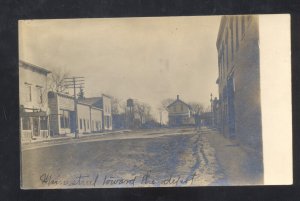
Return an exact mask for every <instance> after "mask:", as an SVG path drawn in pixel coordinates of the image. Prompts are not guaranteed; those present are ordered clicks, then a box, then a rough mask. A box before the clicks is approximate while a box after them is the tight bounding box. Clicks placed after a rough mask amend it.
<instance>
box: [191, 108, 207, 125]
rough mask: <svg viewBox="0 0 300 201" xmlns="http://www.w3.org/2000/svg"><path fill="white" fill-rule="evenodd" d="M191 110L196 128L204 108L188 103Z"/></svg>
mask: <svg viewBox="0 0 300 201" xmlns="http://www.w3.org/2000/svg"><path fill="white" fill-rule="evenodd" d="M189 105H190V107H191V108H192V110H193V116H194V119H195V126H196V127H197V128H198V127H199V126H200V115H201V113H203V112H204V106H203V104H201V103H197V102H191V103H189Z"/></svg>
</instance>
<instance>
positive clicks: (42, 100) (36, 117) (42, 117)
mask: <svg viewBox="0 0 300 201" xmlns="http://www.w3.org/2000/svg"><path fill="white" fill-rule="evenodd" d="M49 73H51V72H50V71H48V70H46V69H44V68H42V67H39V66H36V65H33V64H30V63H27V62H24V61H19V89H20V92H19V93H20V94H19V95H20V125H21V140H22V142H24V141H29V142H30V141H32V140H36V139H42V138H48V137H49V132H48V125H49V122H48V121H49V119H48V114H49V109H48V103H47V75H48V74H49Z"/></svg>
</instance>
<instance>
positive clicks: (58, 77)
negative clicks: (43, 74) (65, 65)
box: [48, 68, 69, 92]
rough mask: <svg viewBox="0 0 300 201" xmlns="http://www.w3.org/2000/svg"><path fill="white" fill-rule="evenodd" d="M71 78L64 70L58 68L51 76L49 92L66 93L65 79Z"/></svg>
mask: <svg viewBox="0 0 300 201" xmlns="http://www.w3.org/2000/svg"><path fill="white" fill-rule="evenodd" d="M68 76H69V72H68V71H65V70H64V69H62V68H56V69H54V70H52V73H51V75H50V76H49V79H48V83H49V90H50V91H54V92H63V91H65V89H66V88H65V87H64V79H65V78H67V77H68Z"/></svg>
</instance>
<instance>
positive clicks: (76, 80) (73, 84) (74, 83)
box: [64, 77, 84, 138]
mask: <svg viewBox="0 0 300 201" xmlns="http://www.w3.org/2000/svg"><path fill="white" fill-rule="evenodd" d="M64 87H65V88H66V89H73V93H74V110H75V112H74V113H75V114H74V115H75V138H79V135H78V133H79V132H78V115H77V102H78V100H77V95H76V89H83V88H84V77H67V78H65V79H64Z"/></svg>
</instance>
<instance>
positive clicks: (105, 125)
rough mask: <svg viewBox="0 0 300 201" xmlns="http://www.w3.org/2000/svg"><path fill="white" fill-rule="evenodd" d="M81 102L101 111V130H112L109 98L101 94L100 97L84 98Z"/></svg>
mask: <svg viewBox="0 0 300 201" xmlns="http://www.w3.org/2000/svg"><path fill="white" fill-rule="evenodd" d="M82 101H83V102H84V103H85V104H88V105H91V106H93V107H95V108H100V109H101V110H102V119H101V129H103V130H112V111H111V97H110V96H108V95H105V94H102V96H101V97H91V98H84V99H83V100H82ZM98 123H99V122H98ZM95 125H96V123H95ZM97 125H98V124H97ZM98 127H100V125H98Z"/></svg>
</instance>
